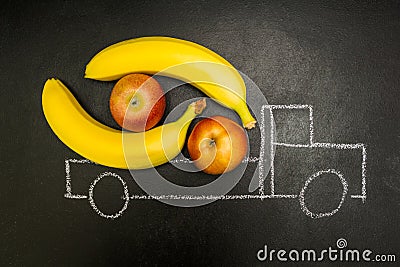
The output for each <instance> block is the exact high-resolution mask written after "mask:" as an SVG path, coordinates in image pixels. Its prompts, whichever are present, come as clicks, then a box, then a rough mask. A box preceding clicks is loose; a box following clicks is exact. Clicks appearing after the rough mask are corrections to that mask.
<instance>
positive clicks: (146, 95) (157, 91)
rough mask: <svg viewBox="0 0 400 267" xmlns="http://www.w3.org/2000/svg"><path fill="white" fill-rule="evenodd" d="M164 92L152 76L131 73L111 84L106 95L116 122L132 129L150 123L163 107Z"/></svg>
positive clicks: (151, 123) (162, 111) (159, 114)
mask: <svg viewBox="0 0 400 267" xmlns="http://www.w3.org/2000/svg"><path fill="white" fill-rule="evenodd" d="M165 106H166V102H165V96H164V91H163V89H162V88H161V86H160V84H159V83H158V82H157V81H156V80H155V79H154V78H152V77H150V76H148V75H145V74H139V73H133V74H128V75H126V76H124V77H122V78H121V79H120V80H118V82H117V83H116V84H115V86H114V88H113V89H112V92H111V96H110V111H111V115H112V116H113V118H114V120H115V121H116V122H117V123H118V125H119V126H121V127H123V128H125V129H127V130H130V131H134V132H142V131H146V130H148V129H151V128H152V127H154V126H155V125H156V124H157V123H158V122H159V121H160V120H161V118H162V116H163V115H164V111H165Z"/></svg>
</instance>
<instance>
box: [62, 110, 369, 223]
mask: <svg viewBox="0 0 400 267" xmlns="http://www.w3.org/2000/svg"><path fill="white" fill-rule="evenodd" d="M282 109H288V110H292V109H304V110H308V112H309V116H308V120H309V127H308V129H309V143H308V144H290V143H282V142H275V140H276V139H275V138H276V136H275V134H276V133H275V131H274V127H271V130H270V132H269V133H266V132H265V120H266V119H269V120H270V123H271V125H273V124H274V115H273V113H274V110H282ZM266 110H268V111H269V118H266V114H265V111H266ZM260 113H261V118H262V119H261V121H260V123H259V127H260V139H261V143H260V154H259V157H246V158H245V159H244V160H243V161H242V162H243V163H259V162H260V163H261V164H259V176H258V177H259V182H258V186H259V190H258V194H242V195H199V196H193V195H157V196H156V195H129V192H128V187H127V185H126V183H125V181H124V180H123V179H122V178H121V177H120V176H119V175H117V174H115V173H112V172H105V173H102V174H100V175H99V176H98V177H97V178H96V179H95V180H94V181H93V183H92V184H91V185H90V188H89V197H88V196H85V195H78V194H72V185H71V175H70V165H71V163H74V164H95V163H94V162H91V161H89V160H87V159H67V160H65V173H66V194H65V195H64V196H65V198H69V199H86V198H88V199H89V202H90V205H91V206H92V208H93V209H94V210H95V212H96V213H97V214H99V215H100V216H101V217H104V218H107V219H115V218H118V217H120V216H121V215H122V214H123V212H124V211H125V210H126V208H127V207H128V203H129V201H130V200H161V199H177V200H179V199H185V200H203V199H212V200H252V199H260V200H263V199H296V198H298V200H299V202H300V208H301V210H302V211H303V212H304V213H305V214H306V215H307V216H309V217H311V218H313V219H317V218H322V217H328V216H332V215H334V214H335V213H337V212H338V211H339V209H340V208H341V207H342V205H343V203H344V201H345V198H346V195H347V193H348V190H349V188H348V184H347V181H346V180H345V178H344V176H343V175H342V174H341V173H340V172H339V171H338V170H334V169H328V170H320V171H318V172H316V173H314V174H313V175H312V176H310V177H308V178H307V180H306V181H305V184H304V186H303V188H301V190H300V193H299V195H295V194H276V193H275V181H276V180H277V177H275V164H274V157H273V155H274V154H275V152H276V151H275V150H276V148H275V147H276V146H282V147H289V148H293V149H295V148H310V149H312V148H324V149H337V150H360V151H361V155H362V162H361V165H360V167H361V175H360V177H361V192H360V194H352V195H351V198H353V199H361V200H362V202H363V203H364V202H365V201H366V199H367V189H366V187H367V180H366V177H367V148H366V145H365V144H362V143H356V144H335V143H319V142H315V141H314V117H313V116H314V115H313V107H312V106H311V105H298V104H291V105H263V106H262V108H261V110H260ZM266 134H269V135H270V140H271V143H270V144H265V143H266V141H265V140H266V138H265V137H266V136H265V135H266ZM265 145H270V146H271V149H270V153H271V156H270V159H271V162H270V164H271V169H270V172H269V185H270V192H269V193H268V194H266V193H265V188H264V184H265V178H264V177H266V175H264V171H265V170H264V166H263V164H262V163H263V162H264V157H265V149H266V147H265ZM172 162H183V163H191V161H190V160H189V159H174V160H172ZM324 173H331V174H335V175H336V176H337V177H338V178H339V180H340V182H341V184H342V186H343V191H342V197H341V200H340V203H339V205H338V206H337V207H336V208H335V209H334V210H332V211H329V212H324V213H313V212H312V211H310V210H309V209H308V208H307V205H306V203H305V199H304V195H305V193H306V190H307V188H308V186H309V184H310V183H311V182H312V181H314V180H315V179H317V178H318V177H319V176H320V175H321V174H324ZM105 176H112V177H115V178H117V179H118V180H119V181H120V182H121V184H122V185H123V188H124V196H123V197H122V198H123V199H124V200H125V202H124V205H123V207H122V208H121V210H119V211H118V212H117V213H115V214H111V215H108V214H104V213H103V212H101V211H100V210H99V209H98V207H97V206H96V204H95V202H94V198H93V190H94V187H95V186H96V184H97V183H98V182H99V181H100V180H101V179H102V178H103V177H105Z"/></svg>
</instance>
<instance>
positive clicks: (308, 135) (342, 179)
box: [64, 105, 367, 219]
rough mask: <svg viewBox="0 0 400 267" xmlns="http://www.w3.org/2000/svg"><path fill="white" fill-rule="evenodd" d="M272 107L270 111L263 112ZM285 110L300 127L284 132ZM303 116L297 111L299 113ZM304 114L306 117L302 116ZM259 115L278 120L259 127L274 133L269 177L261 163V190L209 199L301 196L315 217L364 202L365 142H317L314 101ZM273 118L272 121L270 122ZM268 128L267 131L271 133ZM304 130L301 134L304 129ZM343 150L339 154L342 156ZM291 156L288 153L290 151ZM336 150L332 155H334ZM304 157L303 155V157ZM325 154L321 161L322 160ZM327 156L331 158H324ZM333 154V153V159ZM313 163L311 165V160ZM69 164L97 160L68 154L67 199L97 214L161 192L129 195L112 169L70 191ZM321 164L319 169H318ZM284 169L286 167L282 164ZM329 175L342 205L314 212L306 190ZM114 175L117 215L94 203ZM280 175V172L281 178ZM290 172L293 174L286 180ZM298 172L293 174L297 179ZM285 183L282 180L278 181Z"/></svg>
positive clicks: (306, 210)
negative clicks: (83, 189) (348, 202)
mask: <svg viewBox="0 0 400 267" xmlns="http://www.w3.org/2000/svg"><path fill="white" fill-rule="evenodd" d="M265 111H268V112H265ZM280 112H281V113H282V112H284V113H286V114H285V116H284V117H283V118H286V119H287V118H294V119H293V120H292V121H296V122H300V123H299V127H295V128H293V127H292V128H290V127H289V128H288V129H286V131H282V129H280V128H282V127H281V125H284V126H283V127H285V126H288V125H289V126H290V124H291V123H284V124H282V123H280V121H279V116H276V115H277V113H278V114H279V113H280ZM265 113H267V114H270V116H268V117H266V116H265V115H264V114H265ZM300 114H301V115H302V116H299V115H300ZM304 114H305V116H304ZM297 116H299V117H302V118H303V120H299V119H298V118H297ZM261 118H262V119H263V121H264V122H268V123H270V125H273V124H274V122H275V125H276V127H270V129H269V130H261V131H262V135H263V134H264V135H270V136H269V137H270V138H266V140H274V141H273V142H270V143H269V144H262V146H261V147H262V148H261V150H263V147H264V146H270V147H269V149H265V151H268V152H269V153H271V155H270V157H269V158H270V159H271V162H269V163H268V165H270V171H269V175H268V178H267V179H265V180H261V179H262V178H261V177H264V176H265V175H263V174H262V173H261V172H262V171H263V170H264V169H265V168H261V167H260V168H259V172H260V173H259V177H260V181H258V183H259V185H258V186H257V187H258V189H259V190H258V194H241V195H224V196H203V197H205V198H216V199H224V200H229V199H270V198H276V199H298V200H299V204H300V208H301V210H302V211H303V212H304V213H305V214H306V215H307V216H309V217H311V218H314V219H316V218H322V217H327V216H332V215H334V214H335V213H336V212H337V211H338V210H339V209H340V208H341V207H342V205H343V203H344V201H345V199H346V197H347V195H348V193H349V192H350V193H349V194H350V198H351V199H360V200H362V203H365V201H366V198H367V191H366V160H367V151H366V146H365V145H364V144H362V143H356V144H338V143H321V142H315V141H314V119H313V118H314V117H313V107H312V106H310V105H264V106H262V109H261ZM267 120H270V121H267ZM267 131H268V132H267ZM285 132H286V133H287V132H295V133H296V134H294V135H293V134H292V136H303V137H305V138H303V140H301V141H300V140H294V141H290V140H282V139H285V137H284V138H280V136H279V135H280V134H282V135H285ZM300 132H301V133H302V134H300ZM285 150H289V151H292V152H293V151H298V152H299V153H300V155H301V157H303V156H304V158H305V161H304V162H299V160H298V159H299V157H297V158H295V159H296V160H293V159H292V158H291V157H290V155H291V154H293V153H290V152H287V151H285ZM343 152H346V154H348V153H349V152H350V153H351V154H352V155H354V156H356V157H358V158H359V159H360V161H358V162H360V163H359V164H357V166H354V164H353V166H351V167H346V166H345V165H347V163H349V162H354V161H350V160H348V157H340V154H342V153H343ZM280 153H282V154H283V155H285V156H283V157H282V158H281V157H280ZM263 154H264V151H260V157H259V158H257V159H256V160H254V159H253V160H251V161H250V162H257V161H259V162H260V164H261V163H262V162H264V161H263V160H262V157H263ZM338 154H339V156H338ZM288 155H289V156H288ZM332 155H334V156H333V157H332ZM301 157H300V158H301ZM321 157H323V160H319V159H320V158H321ZM327 157H328V160H327V159H326V158H327ZM329 157H331V158H329ZM280 161H286V162H287V161H289V162H291V161H293V162H291V164H290V165H291V166H298V165H303V164H307V165H311V166H310V167H308V168H306V170H308V173H307V172H304V167H302V166H300V167H301V168H299V169H298V170H296V168H294V169H293V170H289V169H288V168H287V165H286V166H285V168H283V170H279V169H280V168H279V165H280V164H279V163H280ZM310 162H311V164H310ZM316 162H324V163H326V162H328V163H329V164H328V165H331V166H320V165H318V164H315V163H316ZM71 164H94V163H93V162H91V161H89V160H87V159H67V160H65V170H66V193H65V195H64V196H65V198H67V199H88V200H89V203H90V205H91V207H92V208H93V209H94V210H95V212H96V213H97V214H99V215H100V216H102V217H104V218H107V219H115V218H118V217H120V216H122V214H123V212H124V211H125V210H126V208H127V207H128V204H129V201H130V200H136V199H149V200H151V199H160V198H162V197H163V196H148V195H130V194H129V190H128V186H127V183H126V181H125V180H124V179H123V178H122V177H121V176H119V175H118V174H116V173H114V172H109V171H107V172H103V173H101V174H99V175H98V176H97V177H96V178H95V179H94V180H93V181H92V182H91V184H90V186H89V191H88V195H83V194H74V193H73V192H72V176H71ZM318 168H319V169H318ZM281 169H282V168H281ZM326 175H328V176H329V177H334V178H336V179H334V180H335V181H336V183H339V186H340V189H341V190H340V195H339V196H337V198H338V199H340V200H339V204H338V205H337V206H335V207H334V208H333V209H331V210H330V211H325V212H315V211H312V210H311V209H310V208H309V207H308V205H307V203H306V199H307V198H306V197H305V194H306V192H307V190H308V188H309V187H310V186H311V185H312V183H315V182H317V180H318V179H321V178H320V177H324V176H326ZM108 176H111V177H113V178H115V179H117V180H119V182H120V183H121V184H122V186H123V192H124V196H123V200H124V204H123V206H122V207H121V209H120V210H119V211H118V212H116V213H115V214H106V213H103V212H102V211H101V210H100V209H99V208H98V207H97V205H96V203H95V201H94V198H93V191H94V188H95V186H96V184H97V183H98V182H99V181H100V180H101V179H103V178H104V177H108ZM281 176H282V177H281ZM288 176H290V179H287V178H288ZM294 177H295V178H294ZM282 181H283V183H282V184H281V185H279V184H280V182H282ZM285 190H288V191H292V192H284V193H282V192H281V191H285Z"/></svg>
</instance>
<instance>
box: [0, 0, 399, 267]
mask: <svg viewBox="0 0 400 267" xmlns="http://www.w3.org/2000/svg"><path fill="white" fill-rule="evenodd" d="M371 2H372V3H371ZM0 13H1V16H0V20H1V23H0V27H1V39H0V40H1V41H0V47H1V51H2V55H1V64H0V66H1V68H0V70H1V71H0V77H1V81H2V82H1V87H2V97H1V103H2V105H1V106H2V112H1V113H0V114H1V119H0V121H1V125H2V126H1V133H2V138H1V140H2V145H1V154H0V155H1V160H0V162H1V165H2V166H1V167H2V172H1V173H2V175H1V176H2V177H1V178H2V186H1V188H2V189H1V190H0V195H1V199H2V200H1V204H0V205H1V209H2V211H3V212H2V213H3V214H4V215H3V216H2V218H1V219H0V225H1V229H2V231H1V236H0V240H2V242H1V243H2V244H1V252H0V255H1V256H0V262H1V265H4V264H10V265H18V266H21V265H28V266H30V265H37V266H68V265H74V266H80V265H96V266H102V265H117V264H133V263H136V264H141V265H154V264H158V265H163V264H170V265H186V264H193V265H237V266H243V265H257V264H262V263H260V262H258V260H257V258H256V253H257V251H258V250H259V249H261V248H262V247H263V246H264V244H268V246H269V247H271V248H275V249H279V248H284V249H287V250H290V249H292V248H297V249H307V248H312V249H316V250H321V249H324V248H327V247H328V246H333V247H334V246H335V243H336V240H337V239H338V238H345V239H346V240H347V241H348V247H351V248H359V249H365V248H369V249H371V250H373V251H374V252H376V253H397V258H398V257H400V255H399V254H398V251H399V249H400V241H399V240H400V230H399V226H398V222H399V219H400V213H399V208H400V182H399V176H400V155H399V147H400V146H399V145H400V138H399V130H400V129H399V118H400V112H399V102H400V101H399V97H400V93H399V90H398V89H399V84H400V49H399V48H400V8H399V3H398V2H397V1H342V2H335V3H332V1H323V2H320V1H315V2H313V1H304V2H303V3H301V2H297V3H286V2H285V1H268V2H265V1H246V2H240V1H219V2H218V3H217V2H216V1H215V2H211V1H209V2H207V1H183V2H181V3H174V2H172V1H154V2H151V1H141V2H138V1H125V2H123V3H122V2H120V3H118V2H117V1H102V2H96V1H93V2H83V1H82V2H81V1H79V2H78V1H62V2H61V1H40V2H39V3H34V2H30V3H28V2H25V3H22V1H21V2H19V1H6V3H5V4H3V5H2V8H1V10H0ZM150 35H167V36H173V37H178V38H183V39H187V40H191V41H194V42H198V43H200V44H203V45H205V46H207V47H209V48H211V49H213V50H214V51H216V52H218V53H220V54H221V55H222V56H224V57H225V58H227V59H228V60H229V61H230V62H231V63H232V64H233V65H234V66H236V67H237V68H238V69H239V70H241V71H242V72H244V73H245V74H247V75H248V76H249V77H250V78H251V79H253V81H254V82H256V84H257V85H258V86H259V87H260V88H261V89H262V91H263V93H264V94H265V96H266V98H267V99H268V101H269V103H271V104H293V103H299V104H311V105H313V106H314V109H315V138H316V139H318V141H321V142H338V143H357V142H362V143H365V144H366V145H367V147H368V162H367V163H368V168H367V171H368V176H367V190H368V199H367V202H366V203H365V204H362V203H361V202H360V201H357V200H351V199H350V198H349V199H347V200H346V202H345V204H344V206H343V207H342V208H341V209H340V210H339V212H338V213H337V214H336V215H334V216H333V217H329V218H324V219H319V220H313V219H311V218H309V217H307V216H305V214H304V213H303V212H302V211H301V210H300V209H299V205H298V201H297V200H265V201H260V200H231V201H217V202H214V203H212V204H210V205H207V206H203V207H199V208H177V207H172V206H168V205H165V204H162V203H160V202H158V201H132V202H131V203H130V205H129V208H128V210H127V211H126V212H125V213H124V215H123V216H122V217H121V218H119V219H117V220H114V221H112V220H105V219H103V218H101V217H100V216H98V215H97V214H96V213H95V212H94V211H93V210H92V208H91V207H90V205H89V204H88V202H87V201H85V200H70V199H66V198H64V197H63V195H64V193H65V169H64V160H65V159H68V158H78V159H79V158H80V157H79V155H77V154H75V153H74V152H72V151H71V150H69V149H68V148H67V147H66V146H65V145H63V144H62V143H61V142H60V141H59V140H58V139H57V138H56V136H55V135H54V134H53V133H52V131H51V130H50V128H49V127H48V125H47V123H46V121H45V119H44V116H43V114H42V110H41V91H42V88H43V84H44V82H45V81H46V79H47V78H49V77H54V76H55V77H59V78H60V79H62V80H63V81H64V82H65V83H66V84H67V85H68V86H69V87H70V88H71V90H72V91H73V93H74V94H75V95H76V97H77V98H78V99H79V101H80V102H81V103H82V105H83V106H84V107H85V109H87V110H88V112H89V113H90V114H92V115H93V116H94V117H95V118H96V119H98V120H99V121H101V122H103V123H105V124H108V125H110V126H112V127H116V124H115V123H114V122H113V120H112V118H111V116H110V114H109V113H108V110H107V108H106V107H107V101H108V96H109V93H110V90H111V87H112V83H101V82H95V81H89V80H84V79H83V73H84V67H85V65H86V63H87V62H88V61H89V59H90V58H91V57H92V56H93V55H94V54H95V53H96V52H98V51H99V50H100V49H102V48H104V47H106V46H108V45H110V44H112V43H115V42H117V41H121V40H125V39H128V38H134V37H139V36H150ZM188 92H190V93H189V96H198V95H199V96H201V94H200V93H198V92H197V91H196V90H194V89H191V88H189V89H188ZM177 96H178V94H177V93H171V95H169V98H168V99H169V101H170V104H169V108H171V107H172V106H173V105H174V104H177V103H179V101H180V99H178V98H177ZM256 131H257V130H256ZM286 134H289V135H290V134H291V133H290V132H289V133H286ZM251 135H252V136H256V134H254V133H252V134H251ZM252 136H251V137H252ZM254 138H255V137H254ZM254 140H256V139H254ZM254 142H257V140H256V141H254ZM288 153H290V152H288ZM289 155H290V154H289ZM301 156H302V155H298V157H301ZM287 158H290V159H291V160H290V161H289V160H287V161H281V162H280V164H281V166H282V168H283V170H286V169H288V170H289V169H290V168H291V166H292V165H295V163H296V161H297V159H296V157H289V156H288V157H287ZM283 159H285V158H283ZM298 160H299V161H301V159H300V158H298ZM311 164H312V162H311ZM357 166H358V165H357ZM73 168H74V169H72V170H71V176H72V177H73V179H74V182H75V181H77V183H78V184H79V183H81V184H82V185H85V183H88V184H89V183H90V182H91V181H93V179H94V178H95V177H96V175H97V174H98V173H99V172H102V171H104V170H109V168H103V167H101V166H95V165H89V166H78V167H73ZM164 168H168V167H164ZM249 168H250V171H251V168H253V167H251V166H250V167H249ZM171 170H172V168H171ZM304 170H307V167H306V166H304ZM304 170H303V171H304ZM112 171H115V172H116V173H118V174H120V175H121V176H123V177H124V178H129V174H128V172H126V171H120V170H112ZM180 175H181V174H180ZM200 176H201V175H200ZM200 176H199V177H200ZM246 177H248V176H246ZM177 179H178V180H179V179H180V180H181V181H184V180H185V179H190V176H188V175H185V176H182V175H181V176H179V177H177ZM199 179H201V178H199ZM203 179H206V180H207V179H208V178H207V177H204V178H203ZM206 180H203V181H206ZM248 181H249V178H247V180H246V179H245V181H244V182H241V183H240V184H239V188H238V189H236V190H237V191H241V192H244V193H246V188H247V185H248ZM74 186H75V185H74ZM129 186H131V187H130V189H132V190H139V189H138V188H137V187H136V188H135V185H134V183H129ZM332 187H334V185H333V186H332ZM76 189H77V191H79V192H77V193H85V194H87V187H84V186H83V187H81V188H80V189H78V185H77V186H76ZM325 189H326V188H325ZM118 190H120V185H119V184H118V183H116V182H115V181H113V180H111V179H110V180H107V181H106V180H105V181H104V183H103V184H102V185H101V186H99V188H98V191H96V194H98V195H99V196H101V195H103V196H104V197H103V200H102V203H100V202H99V205H101V204H103V205H104V207H106V206H107V205H111V206H110V207H108V208H109V209H110V210H113V208H115V207H117V209H118V207H120V206H119V205H120V204H121V202H118V203H116V204H115V206H112V205H113V204H109V203H112V200H115V199H117V198H118V195H119V194H120V192H118ZM101 191H103V192H101ZM120 191H121V190H120ZM235 192H236V191H235ZM136 193H140V190H139V191H136ZM105 196H109V198H107V197H105ZM99 201H101V200H99ZM114 202H115V201H114ZM327 202H329V201H328V200H327ZM114 210H115V209H114ZM263 264H265V263H263Z"/></svg>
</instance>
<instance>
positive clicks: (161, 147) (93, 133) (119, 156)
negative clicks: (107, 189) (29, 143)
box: [42, 78, 206, 169]
mask: <svg viewBox="0 0 400 267" xmlns="http://www.w3.org/2000/svg"><path fill="white" fill-rule="evenodd" d="M205 106H206V102H205V99H202V100H199V101H196V102H194V103H192V104H190V105H189V107H188V108H187V110H186V111H185V112H184V114H183V115H182V116H181V117H180V118H179V119H178V120H176V121H175V122H171V123H168V124H165V125H162V126H159V127H156V128H153V129H151V130H149V131H146V132H141V133H131V132H129V133H126V132H125V133H122V131H120V130H115V129H113V128H110V127H108V126H106V125H103V124H101V123H100V122H98V121H96V120H95V119H93V118H92V117H91V116H90V115H89V114H88V113H87V112H86V111H85V110H84V109H83V108H82V107H81V106H80V104H79V103H78V101H77V100H76V99H75V97H74V96H73V95H72V94H71V92H70V91H69V90H68V88H67V87H66V86H65V85H64V84H63V83H62V82H61V81H59V80H58V79H54V78H53V79H49V80H47V81H46V83H45V85H44V88H43V93H42V107H43V112H44V115H45V117H46V120H47V122H48V124H49V125H50V127H51V129H52V130H53V131H54V133H55V134H56V135H57V136H58V138H59V139H60V140H61V141H62V142H63V143H64V144H66V145H67V146H68V147H70V148H71V149H72V150H74V151H75V152H76V153H78V154H80V155H81V156H83V157H85V158H87V159H89V160H91V161H93V162H96V163H99V164H101V165H105V166H108V167H114V168H121V169H145V168H150V167H154V166H158V165H161V164H163V163H166V162H168V161H169V160H171V159H172V158H174V157H175V156H177V155H178V154H179V152H180V151H181V150H182V147H183V145H184V142H185V138H186V133H187V130H188V127H189V124H190V122H191V121H192V120H193V119H194V118H195V117H196V116H197V115H198V114H200V113H201V112H202V111H203V109H204V108H205Z"/></svg>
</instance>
